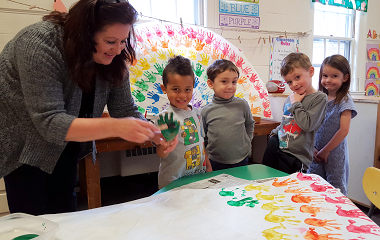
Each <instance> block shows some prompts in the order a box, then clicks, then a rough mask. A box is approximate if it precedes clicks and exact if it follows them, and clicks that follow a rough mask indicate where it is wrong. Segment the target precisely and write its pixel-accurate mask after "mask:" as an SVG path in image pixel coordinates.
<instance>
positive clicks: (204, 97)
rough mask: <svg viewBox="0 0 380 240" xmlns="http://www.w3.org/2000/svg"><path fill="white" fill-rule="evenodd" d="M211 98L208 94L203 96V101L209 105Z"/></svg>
mask: <svg viewBox="0 0 380 240" xmlns="http://www.w3.org/2000/svg"><path fill="white" fill-rule="evenodd" d="M208 98H209V96H208V95H207V94H204V95H203V94H202V99H203V100H205V102H206V103H208Z"/></svg>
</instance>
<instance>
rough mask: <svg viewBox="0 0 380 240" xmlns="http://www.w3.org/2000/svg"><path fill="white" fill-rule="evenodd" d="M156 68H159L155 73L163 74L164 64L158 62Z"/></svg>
mask: <svg viewBox="0 0 380 240" xmlns="http://www.w3.org/2000/svg"><path fill="white" fill-rule="evenodd" d="M154 68H155V69H156V70H157V73H155V74H157V75H160V76H162V72H163V71H164V64H158V63H156V64H154Z"/></svg>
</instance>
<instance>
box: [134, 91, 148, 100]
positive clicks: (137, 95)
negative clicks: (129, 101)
mask: <svg viewBox="0 0 380 240" xmlns="http://www.w3.org/2000/svg"><path fill="white" fill-rule="evenodd" d="M132 95H133V96H135V98H136V100H137V102H144V101H145V96H144V94H142V93H141V91H139V90H134V91H133V92H132Z"/></svg>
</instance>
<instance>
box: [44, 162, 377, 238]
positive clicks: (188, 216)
mask: <svg viewBox="0 0 380 240" xmlns="http://www.w3.org/2000/svg"><path fill="white" fill-rule="evenodd" d="M218 173H229V174H235V176H239V177H246V178H257V177H259V175H261V176H264V177H270V176H274V175H273V174H284V173H281V172H279V171H276V170H272V169H271V168H269V167H266V166H263V165H259V164H255V165H249V166H243V167H238V168H234V169H226V170H221V171H216V172H215V173H210V174H209V176H211V175H215V174H218ZM205 175H206V174H205ZM285 175H286V174H285ZM203 177H206V176H203ZM203 177H202V178H203ZM219 177H220V178H219V179H222V175H219ZM211 178H213V179H217V178H218V177H217V176H211ZM197 179H199V176H195V175H194V176H189V177H187V178H183V179H178V180H176V181H175V182H173V184H172V185H171V186H170V187H174V185H176V184H184V183H185V180H186V181H187V180H189V181H193V180H194V181H197ZM208 179H210V178H208ZM224 179H228V178H224ZM229 179H230V180H226V181H225V182H224V184H222V185H223V186H221V187H217V188H213V187H211V188H203V187H202V186H201V185H199V188H196V186H194V185H193V186H190V185H187V186H184V187H183V188H176V189H173V190H170V191H166V192H163V193H160V194H154V195H152V196H150V197H146V198H142V199H138V200H135V201H131V202H126V203H121V204H116V205H110V206H106V207H100V208H96V209H90V210H84V211H78V212H72V213H62V214H51V215H43V216H41V217H43V218H46V219H48V220H50V221H53V222H55V223H58V224H59V227H58V229H57V232H56V234H55V236H54V238H55V239H57V240H61V239H62V240H63V239H72V240H76V239H94V240H96V239H152V238H154V239H165V240H168V239H173V240H174V239H201V240H213V239H226V240H227V239H235V238H236V239H241V240H251V239H260V240H268V239H294V240H296V239H336V240H338V239H371V240H374V239H380V227H379V226H377V225H376V224H375V223H374V222H373V221H372V220H371V219H369V218H368V216H366V215H365V214H364V213H363V212H362V211H361V210H360V209H359V208H358V207H357V206H355V205H354V204H353V203H352V202H351V201H350V200H349V199H348V198H347V197H346V196H344V195H343V194H342V193H340V191H339V190H338V189H336V188H334V187H333V186H331V185H330V184H329V183H327V182H326V181H325V180H324V179H323V178H321V177H320V176H318V175H314V174H302V173H294V174H291V175H287V176H283V177H278V178H269V179H267V180H264V181H260V180H258V181H249V180H242V179H240V181H239V179H237V180H232V179H231V178H229ZM210 181H212V180H211V179H210ZM222 181H223V180H222ZM235 181H236V182H235ZM202 182H204V181H202ZM199 183H200V182H199ZM230 183H232V184H230ZM195 184H197V183H195ZM229 184H230V185H229ZM167 190H169V187H168V189H167Z"/></svg>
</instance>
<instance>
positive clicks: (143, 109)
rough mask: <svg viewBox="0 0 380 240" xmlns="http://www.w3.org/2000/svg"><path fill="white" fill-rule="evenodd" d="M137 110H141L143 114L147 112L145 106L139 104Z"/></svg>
mask: <svg viewBox="0 0 380 240" xmlns="http://www.w3.org/2000/svg"><path fill="white" fill-rule="evenodd" d="M137 110H139V112H141V113H142V114H144V113H145V108H142V107H140V106H137Z"/></svg>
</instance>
